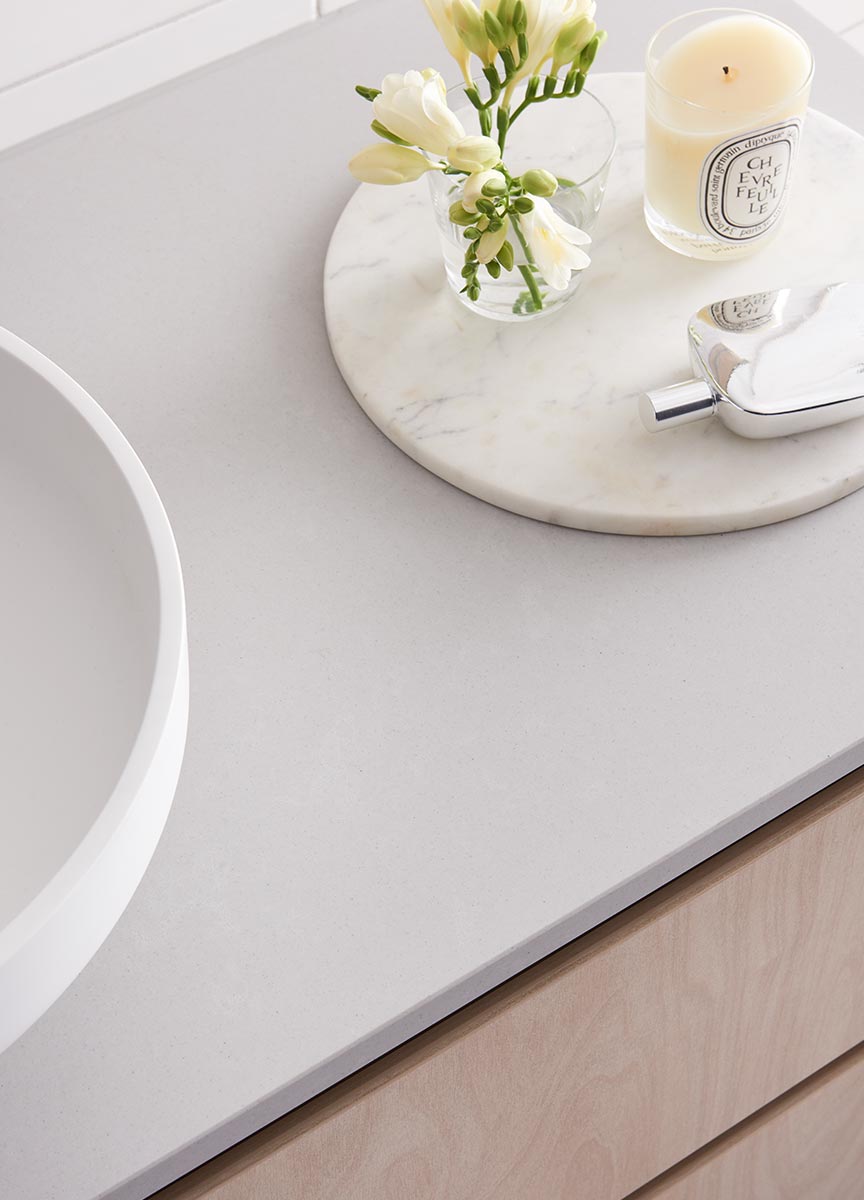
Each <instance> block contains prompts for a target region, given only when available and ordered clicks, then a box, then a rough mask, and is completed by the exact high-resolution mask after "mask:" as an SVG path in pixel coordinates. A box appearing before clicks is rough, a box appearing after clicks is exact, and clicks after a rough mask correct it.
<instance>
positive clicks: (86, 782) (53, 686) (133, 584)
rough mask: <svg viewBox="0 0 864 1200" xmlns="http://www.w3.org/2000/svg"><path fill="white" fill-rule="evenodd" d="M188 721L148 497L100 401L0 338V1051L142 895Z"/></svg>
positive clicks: (148, 488)
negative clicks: (136, 895)
mask: <svg viewBox="0 0 864 1200" xmlns="http://www.w3.org/2000/svg"><path fill="white" fill-rule="evenodd" d="M187 713H188V668H187V658H186V619H185V607H184V600H183V580H182V576H181V573H180V563H179V560H178V557H177V548H176V546H175V544H174V537H173V535H172V532H171V527H170V525H169V524H168V518H167V517H166V515H165V510H164V509H163V507H162V504H161V502H160V500H159V497H158V495H157V494H156V490H155V488H154V487H153V484H152V483H151V482H150V479H149V477H148V475H147V472H146V471H145V470H144V468H143V466H142V465H141V463H140V461H139V460H138V458H137V457H136V455H135V453H134V452H133V450H132V448H131V447H130V446H129V444H128V442H127V441H126V440H125V438H124V437H123V435H122V434H121V433H120V431H119V430H118V429H117V427H116V426H115V425H114V424H113V423H112V421H111V420H110V419H109V418H108V417H107V416H106V415H105V413H104V412H103V411H102V410H101V409H100V408H99V406H98V405H97V404H96V403H95V401H93V400H92V399H91V398H90V397H89V396H88V395H87V394H86V392H84V391H82V389H81V388H80V387H78V386H77V384H75V383H74V382H73V381H72V380H71V379H70V378H69V377H68V376H67V375H66V374H65V373H64V372H63V371H61V370H60V369H59V367H57V366H55V365H54V364H53V363H52V362H50V361H49V360H48V359H46V358H45V357H44V356H43V355H41V354H39V353H38V352H37V351H36V350H34V349H33V348H32V347H30V346H28V345H27V344H26V343H25V342H22V341H21V340H20V339H19V338H16V337H15V336H14V335H13V334H10V333H8V332H6V331H5V330H3V329H0V1052H2V1051H3V1050H4V1049H5V1048H6V1047H7V1046H8V1045H9V1044H10V1043H11V1042H13V1041H14V1040H15V1039H16V1038H17V1037H18V1036H19V1035H20V1034H22V1033H23V1032H24V1030H25V1029H27V1027H28V1026H29V1025H31V1024H32V1023H33V1022H34V1021H35V1020H36V1019H37V1018H38V1017H39V1016H41V1014H42V1013H43V1012H44V1011H45V1010H46V1009H47V1008H48V1006H49V1005H50V1004H52V1003H53V1002H54V1001H55V1000H56V999H57V997H58V996H59V995H60V993H61V992H62V991H63V990H64V989H65V988H66V987H68V985H69V984H70V983H71V982H72V980H73V979H74V978H75V976H76V975H77V974H78V972H79V971H80V970H81V969H82V967H83V966H84V965H85V964H86V963H87V962H88V960H89V959H90V958H91V957H92V955H93V954H94V953H95V952H96V950H97V949H98V948H99V946H100V945H101V943H102V942H103V941H104V939H105V938H106V937H107V935H108V933H109V932H110V931H111V929H112V928H113V926H114V925H115V923H116V922H117V920H118V918H119V917H120V915H121V913H122V912H123V909H124V908H125V907H126V905H127V903H128V902H129V899H130V898H131V896H132V893H133V892H134V891H135V888H136V887H137V886H138V883H139V882H140V880H141V877H142V875H143V874H144V871H145V869H146V867H147V864H148V863H149V861H150V858H151V857H152V854H153V851H154V850H155V848H156V843H157V842H158V840H159V835H160V834H161V832H162V828H163V826H164V824H165V820H166V817H167V816H168V811H169V809H170V807H171V801H172V799H173V796H174V789H175V787H176V784H177V777H178V775H179V772H180V763H181V761H182V757H183V749H184V745H185V739H186V719H187Z"/></svg>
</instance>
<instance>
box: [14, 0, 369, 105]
mask: <svg viewBox="0 0 864 1200" xmlns="http://www.w3.org/2000/svg"><path fill="white" fill-rule="evenodd" d="M279 2H280V5H281V7H282V9H283V10H284V17H285V20H284V27H285V28H290V26H291V25H295V24H297V23H298V22H299V21H304V20H309V19H311V18H313V17H314V16H315V15H316V12H318V11H320V13H321V14H322V15H324V14H326V13H329V12H333V11H334V10H335V9H337V8H342V7H343V5H345V4H348V3H351V0H319V3H316V0H279ZM220 5H221V6H224V5H225V0H0V90H2V89H4V88H8V87H12V86H13V85H15V84H19V83H22V82H24V81H26V80H30V79H32V78H33V76H38V75H42V74H43V73H45V72H47V71H50V70H52V69H53V68H55V67H61V66H64V65H65V64H67V63H70V62H73V61H75V60H77V59H81V58H83V57H85V56H87V55H90V54H93V53H94V52H98V51H100V50H104V49H105V48H106V47H108V46H113V45H114V44H115V43H117V42H122V41H124V40H126V39H129V38H133V37H135V36H136V35H137V34H141V33H145V32H146V31H149V30H153V29H155V28H157V27H159V26H164V25H167V24H170V23H171V22H173V21H174V20H176V19H177V18H182V17H188V16H189V14H193V13H194V14H200V15H201V17H202V18H205V19H206V17H207V14H206V13H204V12H203V10H205V9H207V8H210V7H212V8H214V9H216V8H219V7H220ZM244 7H245V9H246V10H248V11H250V12H251V11H252V10H254V9H256V8H259V9H260V8H261V7H262V5H261V4H260V3H257V0H244ZM213 16H214V19H215V18H216V16H217V14H215V13H214V14H213ZM235 19H236V20H238V21H241V20H242V9H238V10H237V17H236V18H235ZM252 20H253V21H254V20H255V16H254V14H253V16H252ZM201 28H202V29H203V28H204V25H203V24H202V25H201ZM241 40H242V38H241Z"/></svg>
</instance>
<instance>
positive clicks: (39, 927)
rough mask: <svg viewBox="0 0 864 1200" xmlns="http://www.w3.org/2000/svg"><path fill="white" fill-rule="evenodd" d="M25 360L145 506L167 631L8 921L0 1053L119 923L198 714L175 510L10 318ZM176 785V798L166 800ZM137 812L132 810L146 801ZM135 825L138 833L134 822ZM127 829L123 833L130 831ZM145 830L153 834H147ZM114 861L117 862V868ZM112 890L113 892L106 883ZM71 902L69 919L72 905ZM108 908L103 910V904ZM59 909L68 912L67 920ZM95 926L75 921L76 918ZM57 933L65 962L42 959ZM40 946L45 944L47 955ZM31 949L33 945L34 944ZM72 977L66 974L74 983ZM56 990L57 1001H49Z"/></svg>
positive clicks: (103, 418)
mask: <svg viewBox="0 0 864 1200" xmlns="http://www.w3.org/2000/svg"><path fill="white" fill-rule="evenodd" d="M3 357H11V358H13V359H16V360H18V361H19V362H21V363H23V364H24V365H25V366H26V367H28V368H29V369H30V370H31V371H33V372H34V373H35V374H36V375H38V376H40V377H41V378H42V379H43V380H44V381H45V383H46V384H47V385H48V386H49V387H50V388H52V389H53V390H54V391H55V392H57V393H59V394H60V396H61V397H62V398H63V399H64V400H65V401H66V402H67V403H68V404H69V405H71V406H72V407H73V408H74V409H75V410H76V411H77V412H78V413H79V414H80V416H81V417H82V418H83V419H84V421H85V422H86V423H87V425H88V426H89V427H90V429H91V430H92V432H93V433H94V434H95V436H96V437H97V438H98V439H99V441H100V442H101V443H102V445H103V446H104V448H105V450H106V452H107V453H108V454H109V455H110V456H111V457H112V458H113V460H114V462H115V463H116V465H117V467H118V469H119V470H120V472H121V473H122V475H123V477H124V479H125V481H126V484H127V486H128V487H129V489H130V491H131V493H132V496H133V499H134V502H135V504H136V505H137V507H138V509H139V512H140V514H141V517H142V519H143V523H144V527H145V530H146V534H147V537H148V539H149V542H150V546H151V550H152V553H153V558H154V562H155V569H156V576H157V595H158V640H157V645H156V656H155V665H154V669H153V674H152V678H151V682H150V689H149V693H148V696H147V700H146V704H145V706H144V710H143V718H142V720H141V723H140V726H139V728H138V731H137V734H136V736H135V740H134V743H133V745H132V749H131V751H130V753H129V756H128V758H127V760H126V763H125V764H124V766H123V769H122V771H121V774H120V777H119V779H118V780H117V782H116V784H115V786H114V788H113V789H112V791H111V792H110V794H109V795H108V796H107V797H106V800H105V803H104V804H103V805H102V807H101V808H100V811H99V813H98V815H97V817H96V819H95V820H94V822H93V824H92V825H91V826H90V828H89V829H88V830H87V832H86V833H85V834H84V836H83V838H82V839H81V841H80V842H79V843H78V844H77V846H76V847H75V849H74V850H73V851H72V853H71V854H70V855H69V857H68V858H67V859H66V861H65V862H64V863H63V864H62V865H61V866H60V867H59V868H58V869H57V871H56V872H55V873H54V875H52V876H51V878H50V879H48V881H47V882H46V883H45V884H44V885H43V886H42V888H41V890H40V891H39V892H38V893H37V894H36V895H35V896H34V897H33V898H32V899H31V900H30V901H29V902H28V903H27V904H26V905H25V906H24V907H23V908H22V909H21V910H20V911H19V912H18V913H17V914H16V915H15V916H13V917H12V919H11V920H10V921H9V922H8V924H6V926H5V927H3V928H0V1053H2V1051H3V1049H4V1048H5V1047H6V1045H7V1044H9V1043H10V1041H14V1040H15V1038H16V1037H17V1036H18V1035H19V1034H20V1033H22V1032H23V1031H24V1029H25V1028H27V1027H28V1026H29V1025H30V1024H32V1022H33V1021H35V1020H36V1019H37V1018H38V1017H39V1016H40V1015H41V1013H42V1012H44V1011H45V1009H46V1008H47V1007H48V1006H49V1005H50V1004H51V1003H53V1001H54V1000H55V999H56V998H57V997H58V996H59V995H60V994H61V992H62V991H64V990H65V988H66V987H67V986H68V985H69V984H70V983H71V982H72V980H73V979H74V978H75V977H76V976H77V975H78V973H79V972H80V970H81V969H82V968H83V967H84V966H85V964H86V963H87V961H89V959H90V957H92V955H93V954H94V953H95V952H96V950H97V949H98V947H99V945H101V943H102V941H104V938H105V937H106V936H107V934H108V933H109V932H110V930H111V929H112V928H113V927H114V925H115V924H116V922H117V920H119V917H120V915H121V914H122V912H123V910H124V909H125V907H126V904H127V903H128V901H129V900H130V899H131V897H132V895H133V893H134V891H135V889H136V888H137V886H138V883H139V882H140V879H141V876H142V875H143V872H144V869H146V866H147V864H148V863H149V861H150V858H151V857H152V854H153V851H154V850H155V848H156V844H157V843H158V840H159V837H160V835H161V832H162V829H163V827H164V824H165V820H166V819H167V816H168V812H169V810H170V807H171V803H172V802H173V796H174V788H175V787H176V782H177V776H178V775H179V770H180V764H181V762H182V756H183V751H184V748H185V738H186V726H187V720H188V661H187V654H188V651H187V635H186V606H185V594H184V587H183V577H182V571H181V567H180V558H179V554H178V551H177V546H176V543H175V540H174V534H173V531H172V529H171V525H170V523H169V520H168V516H167V514H166V512H165V509H164V507H163V505H162V501H161V499H160V497H159V495H158V493H157V491H156V488H155V486H154V484H153V482H152V480H151V479H150V476H149V475H148V474H147V471H146V469H145V467H144V465H143V464H142V462H141V460H140V459H139V458H138V455H137V454H136V453H135V451H134V450H133V449H132V446H131V445H130V444H129V442H128V441H127V440H126V438H125V437H124V435H123V434H122V433H121V431H120V429H119V428H118V427H117V426H116V425H115V424H114V422H113V421H112V420H111V418H110V417H109V416H108V414H107V413H106V412H105V411H104V410H103V409H102V408H100V406H99V405H98V404H97V403H96V401H95V400H94V399H93V398H92V397H91V396H90V395H89V394H88V393H87V392H86V391H85V390H84V389H83V388H82V387H81V386H80V385H79V384H77V383H76V382H75V381H74V380H73V379H72V378H71V377H70V376H69V375H67V374H66V372H65V371H63V370H62V368H60V367H59V366H57V364H56V363H54V362H53V361H52V360H51V359H49V358H47V357H46V356H45V355H44V354H42V353H41V352H40V351H38V350H36V349H35V347H33V346H31V345H30V344H29V343H28V342H25V341H24V340H22V339H21V338H20V337H18V336H17V335H16V334H14V333H12V332H10V331H9V330H8V329H4V328H3V327H2V326H0V359H2V358H3ZM166 794H167V802H166ZM136 809H138V810H141V811H138V812H136V813H135V820H134V821H131V820H130V815H131V814H132V813H133V812H134V811H135V810H136ZM131 825H135V826H136V829H135V831H134V832H135V836H134V837H133V836H132V831H131V830H130V829H126V830H125V831H124V826H131ZM124 833H125V837H119V835H121V834H124ZM142 837H143V838H144V839H146V841H145V842H142V840H141V839H142ZM115 839H119V842H120V843H121V845H120V846H119V849H120V850H121V851H124V848H125V853H126V856H127V859H128V860H130V862H129V866H128V869H127V873H126V874H125V875H124V872H123V870H122V869H121V870H120V872H119V877H117V872H116V868H117V866H118V863H116V862H111V861H110V860H111V858H112V856H111V855H110V854H109V853H108V851H109V850H110V848H111V846H112V843H114V842H115ZM112 868H113V869H112ZM106 888H107V889H108V891H109V894H108V896H107V897H106V895H105V890H104V889H106ZM67 907H68V908H69V909H70V911H71V917H70V919H68V920H64V919H63V913H64V910H65V909H66V908H67ZM100 909H101V911H99V910H100ZM58 918H60V919H59V920H58ZM82 918H83V919H84V921H85V927H84V928H82V929H77V928H75V924H74V922H75V921H80V920H81V919H82ZM58 937H59V938H61V939H71V943H72V947H71V950H69V949H68V947H67V945H66V942H65V940H64V941H60V942H57V943H56V945H57V949H58V951H59V954H60V957H61V958H63V959H64V961H63V962H62V963H61V964H59V966H58V964H57V963H55V962H52V961H47V962H46V961H41V962H40V961H39V959H40V957H41V955H42V954H44V953H45V952H46V951H47V950H48V949H49V948H50V942H51V939H55V941H56V939H57V938H58ZM34 947H41V948H40V949H39V953H38V954H34V953H32V950H33V948H34ZM28 952H29V953H28ZM64 980H65V982H64ZM16 982H17V984H18V985H19V986H22V987H25V988H26V987H28V986H30V987H31V991H35V992H37V993H39V998H38V1000H37V1002H36V1004H35V1005H34V1006H33V1007H34V1008H35V1011H33V1013H32V1016H30V1017H29V1019H27V1020H26V1023H25V1024H24V1025H23V1027H21V1028H18V1032H17V1033H16V1032H15V1028H16V1026H20V1025H21V1016H20V1014H19V1016H18V1018H17V1020H16V1018H15V1016H14V1013H13V1017H12V1021H11V1024H12V1036H11V1039H8V1035H6V1037H4V1026H5V1025H6V1014H4V1012H3V1010H2V1005H3V1003H4V996H5V995H6V988H7V985H9V984H11V985H12V986H13V987H14V986H15V985H16ZM46 999H47V1002H46Z"/></svg>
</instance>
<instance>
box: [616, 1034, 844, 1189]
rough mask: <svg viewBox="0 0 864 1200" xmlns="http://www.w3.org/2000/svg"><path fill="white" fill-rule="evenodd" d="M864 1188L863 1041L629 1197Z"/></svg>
mask: <svg viewBox="0 0 864 1200" xmlns="http://www.w3.org/2000/svg"><path fill="white" fill-rule="evenodd" d="M862 1195H864V1046H859V1047H857V1048H856V1049H855V1050H853V1051H852V1052H851V1053H849V1054H846V1055H844V1056H843V1057H842V1058H841V1059H838V1060H837V1061H836V1062H834V1063H832V1064H831V1065H830V1066H828V1067H826V1068H824V1069H823V1070H822V1071H819V1072H817V1073H816V1075H813V1076H811V1077H810V1079H808V1080H806V1082H805V1083H803V1084H800V1085H799V1086H798V1087H796V1088H793V1089H792V1091H791V1092H787V1093H786V1095H785V1096H782V1097H781V1098H780V1099H779V1100H775V1101H774V1102H773V1103H772V1104H769V1105H768V1106H767V1108H764V1109H762V1110H761V1111H760V1112H758V1113H756V1114H755V1115H754V1116H753V1117H750V1118H749V1119H748V1120H746V1121H744V1122H742V1124H741V1125H738V1126H736V1127H735V1129H733V1130H730V1131H729V1133H727V1134H724V1135H723V1136H721V1137H720V1138H718V1139H717V1141H715V1142H712V1143H711V1145H710V1146H706V1147H705V1148H704V1149H703V1150H699V1151H697V1152H696V1154H694V1155H693V1156H692V1157H691V1158H689V1159H688V1160H687V1161H686V1162H685V1163H681V1164H679V1165H678V1166H677V1167H673V1168H672V1170H671V1171H668V1172H667V1173H666V1174H665V1175H664V1176H663V1177H662V1178H661V1179H658V1180H655V1181H654V1182H653V1183H650V1184H648V1185H647V1186H646V1187H644V1188H640V1189H639V1191H638V1192H633V1193H632V1194H631V1196H630V1197H629V1198H628V1200H730V1197H734V1200H856V1198H859V1197H861V1196H862Z"/></svg>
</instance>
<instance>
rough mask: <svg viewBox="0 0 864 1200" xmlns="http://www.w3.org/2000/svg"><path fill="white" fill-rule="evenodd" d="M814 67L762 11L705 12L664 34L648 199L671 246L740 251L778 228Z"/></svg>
mask: <svg viewBox="0 0 864 1200" xmlns="http://www.w3.org/2000/svg"><path fill="white" fill-rule="evenodd" d="M812 66H813V62H812V57H811V55H810V51H809V50H808V48H807V45H806V44H805V42H804V41H803V40H802V39H801V38H800V37H799V36H798V34H796V33H795V32H794V31H793V30H791V29H789V28H788V27H787V26H785V25H782V24H781V23H780V22H778V21H774V20H773V19H771V18H769V17H764V16H762V15H760V14H758V13H751V12H738V11H735V10H729V9H719V10H713V11H711V10H709V11H706V12H703V13H694V14H692V15H691V16H690V17H683V18H679V19H678V20H676V21H673V22H671V23H670V24H669V25H667V26H665V27H664V29H662V30H661V31H660V33H659V34H657V35H656V37H655V38H654V39H653V41H652V43H651V46H650V47H649V54H648V73H647V127H646V180H645V199H646V217H647V219H648V224H649V227H650V228H651V229H652V232H653V233H654V234H655V235H656V236H658V237H659V238H660V240H661V241H663V242H665V243H666V244H667V245H671V246H672V248H673V249H677V250H680V251H681V252H682V253H685V254H691V255H694V256H696V257H704V258H714V257H729V256H730V255H731V256H736V257H737V256H741V255H742V254H746V253H750V252H751V251H752V250H754V249H756V248H757V247H758V246H760V245H761V244H763V243H764V241H765V239H766V238H767V236H768V235H770V234H771V233H773V232H774V231H775V230H776V228H777V225H778V222H779V220H780V217H781V215H782V212H783V207H784V204H785V201H786V198H787V194H788V188H789V183H790V180H791V177H792V169H793V166H794V162H795V157H796V153H797V149H798V143H799V140H800V133H801V123H802V118H803V116H804V113H805V111H806V108H807V101H808V98H809V92H810V81H811V78H812Z"/></svg>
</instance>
